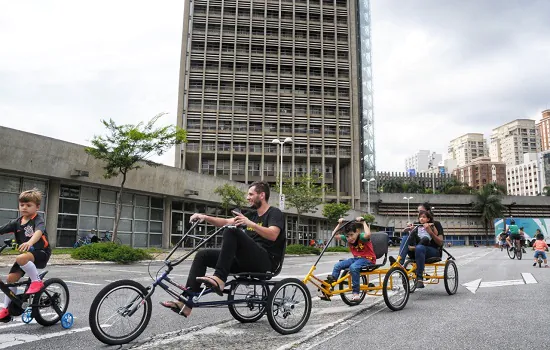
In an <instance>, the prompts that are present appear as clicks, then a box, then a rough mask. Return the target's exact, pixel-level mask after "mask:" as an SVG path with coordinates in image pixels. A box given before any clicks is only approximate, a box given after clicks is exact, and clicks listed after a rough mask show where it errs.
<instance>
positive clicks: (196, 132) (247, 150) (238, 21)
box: [176, 0, 374, 205]
mask: <svg viewBox="0 0 550 350" xmlns="http://www.w3.org/2000/svg"><path fill="white" fill-rule="evenodd" d="M364 2H365V1H362V3H364ZM358 13H360V11H359V8H358V2H356V1H350V2H348V1H346V0H336V1H334V0H318V1H307V0H281V1H280V2H279V1H271V0H263V1H251V0H244V1H238V2H237V1H223V2H222V1H219V0H218V1H208V0H196V1H189V0H187V1H186V6H185V13H184V28H183V42H182V53H181V68H180V88H179V103H178V125H179V126H181V127H183V128H185V129H187V131H188V140H189V142H188V143H187V144H186V145H183V146H181V147H180V148H178V149H177V151H176V166H178V167H181V168H184V169H188V170H192V171H196V172H198V173H200V174H207V175H213V176H219V177H223V178H227V179H230V180H234V181H240V182H245V183H250V182H252V181H255V180H260V179H261V180H265V181H268V182H270V183H272V184H274V183H275V182H276V180H277V177H278V175H279V167H280V165H279V164H280V161H279V159H280V158H279V157H280V156H281V154H280V152H281V150H280V147H278V146H277V145H276V144H273V143H272V141H273V140H274V139H279V140H284V139H285V138H287V137H291V138H292V140H293V142H292V143H291V144H286V145H284V149H283V169H282V172H283V176H284V177H290V176H299V175H302V174H306V173H310V172H312V171H314V170H317V171H319V172H320V173H321V174H323V176H324V178H323V182H324V183H325V184H326V185H328V186H329V187H331V189H332V191H331V192H332V193H334V195H333V196H332V197H333V198H335V199H336V198H337V199H339V200H340V201H343V202H349V203H351V204H352V205H353V204H354V203H359V194H360V189H361V175H362V174H364V173H365V171H366V170H368V169H367V168H368V166H367V165H366V164H374V143H373V142H372V141H373V137H374V134H373V133H372V130H371V129H369V128H366V126H369V127H370V128H372V122H373V120H372V92H371V95H370V98H368V99H367V101H365V100H363V98H364V97H365V94H363V93H362V91H363V85H361V82H362V83H364V84H366V88H367V89H368V88H371V87H370V82H369V79H368V76H371V73H370V66H369V64H370V63H369V64H367V63H368V62H370V51H368V55H367V56H368V59H366V61H363V60H362V58H365V57H366V56H365V57H362V56H361V55H360V53H361V50H363V49H366V48H369V50H370V30H366V31H363V32H361V30H360V28H359V27H360V25H359V23H361V25H370V13H369V14H368V18H364V16H362V17H361V18H360V19H358V18H357V17H358V15H357V14H358ZM363 15H364V14H363ZM360 32H361V35H360ZM365 35H367V36H369V37H368V38H369V40H368V41H366V40H364V39H365ZM357 38H359V39H357ZM365 55H366V53H365ZM361 69H363V70H361ZM365 74H366V75H367V78H365V76H364V75H365ZM359 75H361V79H360V77H359ZM367 95H368V94H367ZM369 111H370V112H369ZM369 113H370V114H369ZM369 130H370V131H369ZM364 139H368V140H367V141H365V142H363V141H364ZM362 145H363V146H362ZM362 157H363V158H362ZM365 157H366V158H365ZM372 170H373V169H371V170H368V171H372ZM368 171H367V172H368ZM327 196H328V195H327ZM328 197H329V199H331V198H330V197H331V196H328Z"/></svg>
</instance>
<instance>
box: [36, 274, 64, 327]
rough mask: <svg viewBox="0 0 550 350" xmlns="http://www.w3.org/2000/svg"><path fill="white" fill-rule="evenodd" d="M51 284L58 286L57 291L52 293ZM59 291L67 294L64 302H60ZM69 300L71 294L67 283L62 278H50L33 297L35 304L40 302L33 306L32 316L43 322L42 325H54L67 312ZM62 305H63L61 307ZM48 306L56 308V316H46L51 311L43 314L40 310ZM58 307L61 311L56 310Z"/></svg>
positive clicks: (38, 321)
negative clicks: (49, 288)
mask: <svg viewBox="0 0 550 350" xmlns="http://www.w3.org/2000/svg"><path fill="white" fill-rule="evenodd" d="M51 285H56V287H57V288H55V290H57V292H54V293H51V291H49V290H48V287H49V286H51ZM59 291H62V292H63V293H64V294H65V297H66V300H65V303H64V304H60V292H59ZM47 292H48V293H47ZM69 300H70V294H69V287H67V284H66V283H65V282H64V281H63V280H62V279H59V278H50V279H48V280H46V281H44V288H43V289H42V291H40V292H38V293H36V294H35V295H34V297H33V304H38V306H34V307H33V308H32V317H33V318H34V319H35V320H36V322H37V323H39V324H41V325H42V326H53V325H54V324H56V323H57V322H59V320H61V317H63V315H64V314H65V312H67V309H68V308H69ZM48 305H49V306H48ZM60 305H62V306H61V307H59V306H60ZM46 307H50V308H52V309H53V310H54V312H55V316H54V317H52V318H47V317H46V316H47V315H49V314H51V312H50V313H45V314H44V315H42V313H41V312H40V311H41V310H43V309H45V308H46ZM56 308H57V309H58V310H59V312H58V311H57V310H55V309H56Z"/></svg>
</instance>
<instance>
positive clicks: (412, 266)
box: [403, 260, 417, 293]
mask: <svg viewBox="0 0 550 350" xmlns="http://www.w3.org/2000/svg"><path fill="white" fill-rule="evenodd" d="M403 268H404V269H405V270H406V271H407V275H408V276H409V292H410V293H414V291H415V290H416V280H417V278H416V263H414V262H412V261H410V260H407V261H405V265H403ZM409 270H411V272H409Z"/></svg>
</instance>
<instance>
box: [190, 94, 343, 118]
mask: <svg viewBox="0 0 550 350" xmlns="http://www.w3.org/2000/svg"><path fill="white" fill-rule="evenodd" d="M203 103H204V104H203ZM201 107H202V110H204V111H225V112H232V111H233V112H235V113H239V112H241V113H247V114H274V115H275V114H279V115H294V116H309V115H318V116H321V115H325V116H333V117H336V116H337V115H338V116H339V117H349V116H350V110H349V108H348V107H340V108H339V109H338V114H336V107H330V106H324V107H323V108H321V106H309V112H308V106H307V105H301V104H295V105H294V110H293V108H292V104H284V103H280V104H279V105H278V107H277V104H275V103H269V104H268V103H266V104H265V107H264V106H263V104H262V103H259V102H251V103H250V108H248V103H247V102H239V101H235V102H233V105H232V103H231V102H230V101H219V104H218V103H217V101H213V100H209V99H208V100H199V99H189V100H188V110H189V111H196V112H200V111H201ZM346 119H347V118H346Z"/></svg>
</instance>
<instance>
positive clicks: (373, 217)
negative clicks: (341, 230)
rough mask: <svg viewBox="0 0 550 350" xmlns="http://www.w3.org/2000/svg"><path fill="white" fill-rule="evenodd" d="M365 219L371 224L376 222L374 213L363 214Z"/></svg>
mask: <svg viewBox="0 0 550 350" xmlns="http://www.w3.org/2000/svg"><path fill="white" fill-rule="evenodd" d="M363 219H365V222H366V223H367V224H369V225H370V224H372V223H374V220H376V217H375V216H374V215H372V214H365V215H363Z"/></svg>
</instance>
